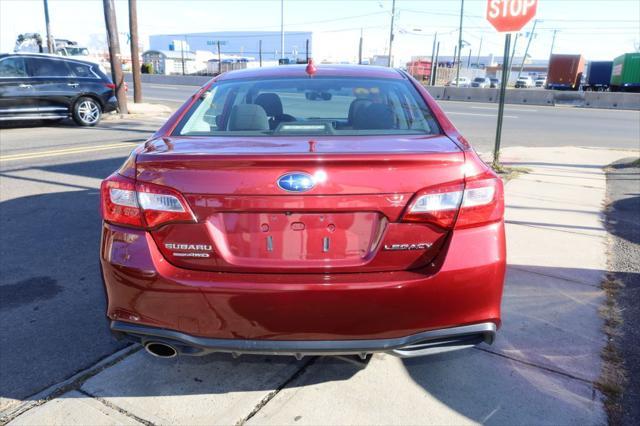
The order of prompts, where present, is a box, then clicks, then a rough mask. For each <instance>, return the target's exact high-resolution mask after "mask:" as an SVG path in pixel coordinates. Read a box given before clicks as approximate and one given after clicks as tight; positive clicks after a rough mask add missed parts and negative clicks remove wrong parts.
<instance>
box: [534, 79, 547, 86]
mask: <svg viewBox="0 0 640 426" xmlns="http://www.w3.org/2000/svg"><path fill="white" fill-rule="evenodd" d="M534 85H535V86H536V87H545V86H546V85H547V77H538V78H536V80H535V82H534Z"/></svg>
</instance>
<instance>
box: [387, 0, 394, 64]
mask: <svg viewBox="0 0 640 426" xmlns="http://www.w3.org/2000/svg"><path fill="white" fill-rule="evenodd" d="M395 17H396V0H393V3H391V28H390V30H389V60H388V61H387V66H388V67H389V68H391V66H393V61H392V59H391V52H392V46H393V20H394V18H395Z"/></svg>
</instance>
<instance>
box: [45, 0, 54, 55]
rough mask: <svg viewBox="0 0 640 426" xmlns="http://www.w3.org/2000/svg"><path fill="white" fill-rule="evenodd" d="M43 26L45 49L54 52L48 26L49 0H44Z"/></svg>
mask: <svg viewBox="0 0 640 426" xmlns="http://www.w3.org/2000/svg"><path fill="white" fill-rule="evenodd" d="M44 26H45V29H46V31H47V50H48V51H49V53H56V52H55V49H54V45H53V38H52V37H51V28H50V27H49V2H48V1H47V0H44Z"/></svg>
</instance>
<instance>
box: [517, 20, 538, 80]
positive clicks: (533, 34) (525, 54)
mask: <svg viewBox="0 0 640 426" xmlns="http://www.w3.org/2000/svg"><path fill="white" fill-rule="evenodd" d="M537 23H538V19H534V21H533V28H532V29H531V34H529V41H528V42H527V47H526V49H524V56H523V57H522V64H521V65H520V71H518V78H520V74H522V70H523V69H524V61H526V60H527V54H528V53H529V46H531V40H533V37H535V35H536V24H537Z"/></svg>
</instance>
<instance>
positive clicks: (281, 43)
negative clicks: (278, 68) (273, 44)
mask: <svg viewBox="0 0 640 426" xmlns="http://www.w3.org/2000/svg"><path fill="white" fill-rule="evenodd" d="M280 59H284V0H280Z"/></svg>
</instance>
